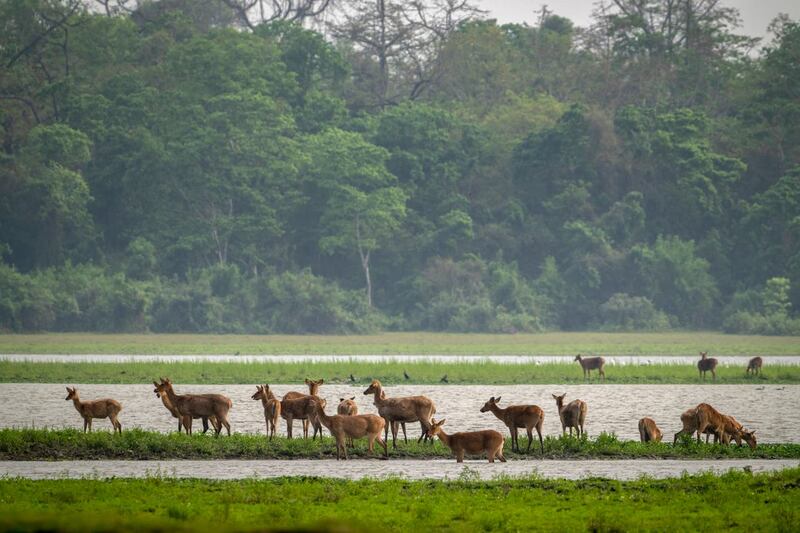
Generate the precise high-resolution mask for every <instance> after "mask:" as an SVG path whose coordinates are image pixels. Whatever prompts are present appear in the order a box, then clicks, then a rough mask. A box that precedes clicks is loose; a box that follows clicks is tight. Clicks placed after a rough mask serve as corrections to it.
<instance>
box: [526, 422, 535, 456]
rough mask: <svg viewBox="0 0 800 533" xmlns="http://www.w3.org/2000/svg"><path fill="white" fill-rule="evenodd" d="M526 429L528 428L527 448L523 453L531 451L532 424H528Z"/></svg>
mask: <svg viewBox="0 0 800 533" xmlns="http://www.w3.org/2000/svg"><path fill="white" fill-rule="evenodd" d="M526 429H527V430H528V449H527V450H525V453H531V442H533V426H528V427H527V428H526Z"/></svg>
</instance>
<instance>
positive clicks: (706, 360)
mask: <svg viewBox="0 0 800 533" xmlns="http://www.w3.org/2000/svg"><path fill="white" fill-rule="evenodd" d="M707 355H708V352H700V360H699V361H698V362H697V370H698V371H699V372H700V376H701V377H702V378H703V381H705V380H706V372H708V371H709V370H710V371H711V378H712V381H717V363H718V362H719V361H717V360H716V359H714V358H713V357H706V356H707Z"/></svg>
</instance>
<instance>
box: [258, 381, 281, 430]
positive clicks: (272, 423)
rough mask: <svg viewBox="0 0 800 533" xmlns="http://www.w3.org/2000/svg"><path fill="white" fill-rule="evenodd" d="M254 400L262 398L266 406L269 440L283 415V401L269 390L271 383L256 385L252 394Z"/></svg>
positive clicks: (265, 417) (265, 414) (265, 415)
mask: <svg viewBox="0 0 800 533" xmlns="http://www.w3.org/2000/svg"><path fill="white" fill-rule="evenodd" d="M251 398H252V399H253V400H261V404H262V405H263V406H264V420H265V421H266V424H267V435H268V436H269V440H272V437H274V436H275V427H276V426H277V425H278V418H280V416H281V402H280V400H278V399H277V398H276V397H275V395H274V394H273V393H272V391H271V390H269V385H266V384H264V385H256V392H255V394H253V396H251Z"/></svg>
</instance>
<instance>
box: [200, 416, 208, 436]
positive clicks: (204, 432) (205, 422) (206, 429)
mask: <svg viewBox="0 0 800 533" xmlns="http://www.w3.org/2000/svg"><path fill="white" fill-rule="evenodd" d="M201 418H202V419H203V435H205V434H206V432H208V417H207V416H204V417H201Z"/></svg>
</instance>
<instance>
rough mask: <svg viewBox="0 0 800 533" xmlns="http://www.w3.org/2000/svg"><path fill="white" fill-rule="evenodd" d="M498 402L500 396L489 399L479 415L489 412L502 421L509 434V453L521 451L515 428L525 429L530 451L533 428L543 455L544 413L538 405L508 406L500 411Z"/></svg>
mask: <svg viewBox="0 0 800 533" xmlns="http://www.w3.org/2000/svg"><path fill="white" fill-rule="evenodd" d="M499 402H500V396H498V397H497V398H495V397H494V396H492V397H491V398H489V401H487V402H486V403H485V404H483V407H481V413H485V412H486V411H491V412H492V414H494V416H496V417H497V418H499V419H500V420H502V421H503V423H504V424H505V425H506V427H508V430H509V432H510V433H511V451H518V452H519V451H521V450H520V447H519V436H518V435H517V428H525V429H526V430H527V432H528V449H527V450H526V453H527V452H530V451H531V442H532V441H533V428H536V433H538V434H539V448H540V450H541V452H542V453H543V454H544V441H543V440H542V424H543V423H544V411H542V408H541V407H539V406H538V405H510V406H508V407H506V408H505V409H502V408H501V407H499V406H498V405H497V404H498V403H499Z"/></svg>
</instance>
